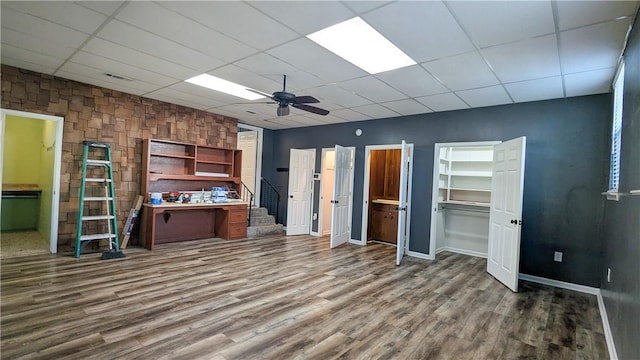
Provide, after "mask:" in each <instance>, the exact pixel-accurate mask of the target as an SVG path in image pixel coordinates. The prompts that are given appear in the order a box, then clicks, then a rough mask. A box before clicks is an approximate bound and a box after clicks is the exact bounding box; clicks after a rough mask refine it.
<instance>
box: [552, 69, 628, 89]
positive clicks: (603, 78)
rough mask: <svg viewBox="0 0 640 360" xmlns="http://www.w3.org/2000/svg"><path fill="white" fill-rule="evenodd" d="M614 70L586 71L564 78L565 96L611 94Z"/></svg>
mask: <svg viewBox="0 0 640 360" xmlns="http://www.w3.org/2000/svg"><path fill="white" fill-rule="evenodd" d="M615 71H616V68H615V67H612V68H608V69H600V70H594V71H586V72H581V73H576V74H569V75H565V76H564V85H565V87H566V89H567V96H581V95H591V94H602V93H608V92H611V79H612V78H613V75H614V74H615Z"/></svg>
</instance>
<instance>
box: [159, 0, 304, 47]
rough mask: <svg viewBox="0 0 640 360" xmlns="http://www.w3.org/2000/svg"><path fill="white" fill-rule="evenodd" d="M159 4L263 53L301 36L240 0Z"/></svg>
mask: <svg viewBox="0 0 640 360" xmlns="http://www.w3.org/2000/svg"><path fill="white" fill-rule="evenodd" d="M159 4H160V5H161V6H164V7H166V8H169V9H171V10H173V11H176V12H178V13H180V14H183V15H185V16H187V17H189V18H191V19H194V20H196V21H198V22H200V23H201V24H203V25H204V26H207V27H209V28H211V29H214V30H218V31H219V32H221V33H222V34H225V35H227V36H230V37H232V38H234V39H236V40H238V41H241V42H243V43H245V44H247V45H249V46H251V47H253V48H256V49H260V50H265V49H269V48H272V47H274V46H277V45H280V44H282V43H285V42H287V41H291V40H293V39H295V38H297V37H299V35H298V34H296V33H295V32H294V31H293V30H291V29H289V28H287V27H285V26H284V25H282V24H279V23H278V22H277V21H275V20H273V19H271V18H270V17H268V16H266V15H264V14H262V13H261V12H259V11H258V10H256V9H254V8H252V7H251V6H249V5H247V4H246V3H243V2H239V1H195V2H192V1H188V2H186V1H185V2H182V1H167V2H160V3H159Z"/></svg>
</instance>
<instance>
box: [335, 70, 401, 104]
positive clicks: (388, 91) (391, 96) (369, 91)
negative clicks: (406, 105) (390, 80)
mask: <svg viewBox="0 0 640 360" xmlns="http://www.w3.org/2000/svg"><path fill="white" fill-rule="evenodd" d="M339 86H340V87H341V88H343V89H345V90H347V91H349V92H352V93H354V94H358V95H359V96H362V97H363V98H365V99H368V100H371V101H372V102H377V103H380V102H386V101H393V100H400V99H405V98H406V97H407V96H406V95H404V94H402V93H401V92H399V91H397V90H395V89H394V88H392V87H391V86H389V85H387V84H385V83H383V82H382V81H380V80H378V79H376V78H375V77H373V76H365V77H361V78H358V79H353V80H347V81H343V82H341V83H340V84H339Z"/></svg>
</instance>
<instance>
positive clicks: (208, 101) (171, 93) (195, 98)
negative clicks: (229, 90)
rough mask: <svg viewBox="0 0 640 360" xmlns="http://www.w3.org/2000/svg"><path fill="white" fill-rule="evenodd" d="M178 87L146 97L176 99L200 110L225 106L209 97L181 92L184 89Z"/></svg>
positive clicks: (149, 94)
mask: <svg viewBox="0 0 640 360" xmlns="http://www.w3.org/2000/svg"><path fill="white" fill-rule="evenodd" d="M176 85H177V84H176ZM176 85H173V86H169V87H165V88H162V89H158V90H155V91H152V92H149V93H147V94H145V96H147V97H155V96H164V97H166V98H174V99H176V100H181V101H182V102H183V103H186V102H188V103H191V104H194V105H198V107H197V108H198V109H207V108H211V107H215V106H222V105H224V103H223V102H221V101H216V100H214V99H212V98H211V97H208V96H200V95H194V94H192V93H188V92H184V91H181V89H182V88H181V87H180V86H176Z"/></svg>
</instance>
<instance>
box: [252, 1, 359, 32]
mask: <svg viewBox="0 0 640 360" xmlns="http://www.w3.org/2000/svg"><path fill="white" fill-rule="evenodd" d="M249 5H251V6H253V7H255V8H257V9H258V10H260V11H262V12H263V13H265V14H267V15H269V16H270V17H272V18H274V19H276V20H278V22H280V23H282V24H285V25H286V26H287V27H289V28H291V29H293V30H295V31H296V32H298V34H300V35H309V34H311V33H313V32H316V31H318V30H321V29H324V28H326V27H328V26H331V25H334V24H337V23H339V22H342V21H344V20H347V19H350V18H352V17H354V16H355V14H354V13H353V11H351V10H350V9H349V8H347V7H346V6H344V5H343V4H342V3H340V2H337V1H336V2H333V1H251V2H249Z"/></svg>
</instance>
